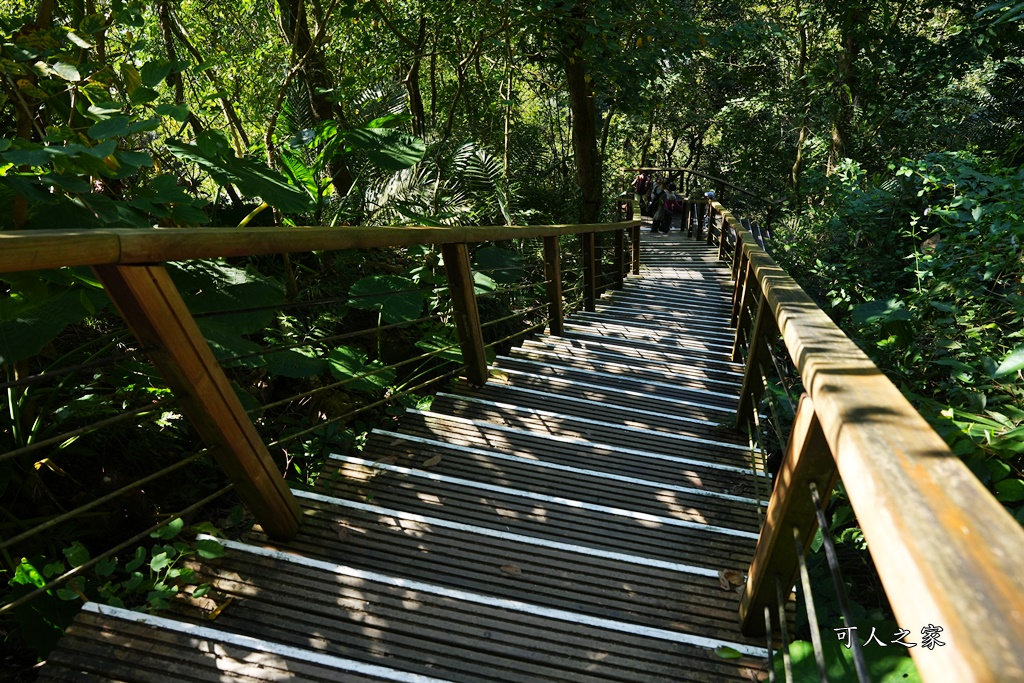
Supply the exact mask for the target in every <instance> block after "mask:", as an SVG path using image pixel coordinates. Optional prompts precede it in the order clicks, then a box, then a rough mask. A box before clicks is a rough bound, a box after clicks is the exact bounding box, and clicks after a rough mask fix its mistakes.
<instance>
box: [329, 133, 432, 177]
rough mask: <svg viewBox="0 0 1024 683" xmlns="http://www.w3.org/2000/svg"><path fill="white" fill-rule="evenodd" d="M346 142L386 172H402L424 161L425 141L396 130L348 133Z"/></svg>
mask: <svg viewBox="0 0 1024 683" xmlns="http://www.w3.org/2000/svg"><path fill="white" fill-rule="evenodd" d="M345 140H346V141H348V142H351V143H352V144H353V146H355V147H356V148H358V149H361V150H363V151H364V152H366V155H367V156H368V157H369V158H370V161H371V162H372V163H373V164H375V165H377V166H379V167H380V168H382V169H384V170H385V171H401V170H404V169H406V168H409V167H411V166H414V165H416V164H418V163H419V162H420V161H422V160H423V157H424V155H425V154H426V152H427V147H426V145H425V144H423V140H422V139H420V138H417V137H414V136H412V135H409V134H408V133H403V132H401V131H399V130H396V129H394V128H359V129H356V130H350V131H346V133H345Z"/></svg>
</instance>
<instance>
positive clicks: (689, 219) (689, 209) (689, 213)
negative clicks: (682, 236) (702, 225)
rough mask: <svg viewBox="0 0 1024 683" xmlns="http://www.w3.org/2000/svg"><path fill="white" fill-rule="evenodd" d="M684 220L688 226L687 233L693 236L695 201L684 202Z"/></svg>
mask: <svg viewBox="0 0 1024 683" xmlns="http://www.w3.org/2000/svg"><path fill="white" fill-rule="evenodd" d="M683 221H684V223H683V224H684V225H685V226H686V228H685V230H686V234H687V235H688V236H689V237H693V203H692V202H683Z"/></svg>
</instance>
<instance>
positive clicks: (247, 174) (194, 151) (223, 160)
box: [166, 135, 312, 213]
mask: <svg viewBox="0 0 1024 683" xmlns="http://www.w3.org/2000/svg"><path fill="white" fill-rule="evenodd" d="M218 137H220V136H215V135H209V136H207V137H206V138H204V139H203V141H202V143H207V142H210V141H212V140H215V139H216V138H218ZM166 144H167V149H169V150H170V151H171V152H172V153H173V154H174V155H175V156H177V157H179V158H181V159H186V160H188V161H192V162H194V163H196V164H197V165H198V166H199V167H200V168H202V169H203V170H204V171H206V172H207V173H209V174H210V175H211V176H212V177H213V179H214V180H216V181H217V182H219V183H221V184H223V185H226V184H229V183H231V184H234V185H236V186H237V187H238V189H239V190H241V191H242V193H243V194H245V195H246V196H250V197H260V198H261V199H262V200H263V201H265V202H266V203H267V204H270V205H271V206H273V207H276V208H277V209H280V210H281V211H284V212H285V213H298V212H301V211H307V210H309V209H310V208H311V207H312V205H311V203H310V199H309V195H308V194H307V193H306V192H305V191H304V190H301V189H299V188H297V187H295V186H294V185H290V184H289V183H288V181H287V180H286V179H285V177H284V176H282V175H281V174H280V173H278V172H277V171H274V170H272V169H271V168H269V167H268V166H266V165H265V164H263V163H260V162H258V161H252V160H249V159H238V158H235V157H233V156H231V155H230V152H225V151H224V149H223V147H222V146H221V145H217V144H200V146H198V147H197V146H196V145H189V144H186V143H184V142H181V141H180V140H173V139H172V140H168V141H167V143H166Z"/></svg>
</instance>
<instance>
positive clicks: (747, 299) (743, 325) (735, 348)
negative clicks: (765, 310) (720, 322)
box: [732, 261, 764, 363]
mask: <svg viewBox="0 0 1024 683" xmlns="http://www.w3.org/2000/svg"><path fill="white" fill-rule="evenodd" d="M743 281H744V284H743V291H742V294H741V295H740V297H741V298H740V305H739V315H738V316H737V318H736V336H735V338H734V339H733V345H732V360H733V362H734V363H738V362H740V360H742V358H743V355H742V351H743V344H744V342H745V341H746V339H745V337H746V334H747V326H748V325H749V324H750V306H751V304H752V303H753V299H754V296H753V293H754V292H755V290H756V291H757V292H758V293H759V294H760V293H761V290H760V285H759V284H758V282H757V278H756V277H754V264H752V263H750V262H749V261H748V262H747V274H746V276H745V277H744V278H743ZM759 299H760V301H761V303H764V297H763V295H762V296H761V297H759Z"/></svg>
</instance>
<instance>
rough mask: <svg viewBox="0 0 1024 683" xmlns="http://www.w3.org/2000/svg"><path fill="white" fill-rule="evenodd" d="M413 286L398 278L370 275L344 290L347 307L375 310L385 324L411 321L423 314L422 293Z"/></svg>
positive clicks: (406, 279)
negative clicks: (347, 298) (347, 297)
mask: <svg viewBox="0 0 1024 683" xmlns="http://www.w3.org/2000/svg"><path fill="white" fill-rule="evenodd" d="M409 290H416V283H415V282H413V281H412V280H410V279H409V278H407V277H402V276H400V275H371V276H369V277H364V278H363V279H362V280H359V281H357V282H356V283H355V284H354V285H352V287H351V288H350V289H349V290H348V295H349V296H350V297H352V299H351V300H350V301H349V305H351V306H354V307H355V308H361V309H363V310H378V311H380V312H381V318H382V319H383V320H384V321H385V322H388V323H401V322H408V321H410V320H415V319H416V318H419V317H420V314H421V313H422V311H423V302H424V301H425V298H426V293H425V292H422V291H409Z"/></svg>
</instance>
